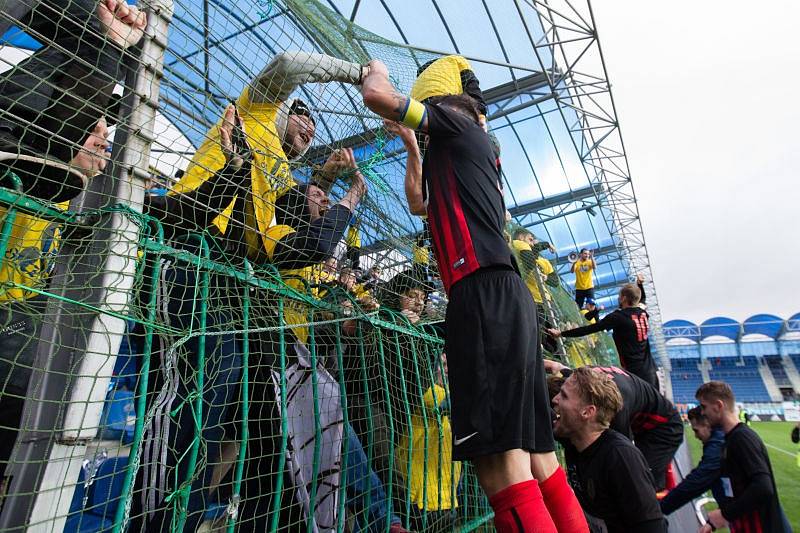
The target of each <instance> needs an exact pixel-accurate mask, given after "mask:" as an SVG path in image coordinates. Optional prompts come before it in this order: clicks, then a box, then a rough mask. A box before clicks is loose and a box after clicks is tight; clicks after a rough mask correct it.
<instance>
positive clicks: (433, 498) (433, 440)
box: [397, 385, 461, 511]
mask: <svg viewBox="0 0 800 533" xmlns="http://www.w3.org/2000/svg"><path fill="white" fill-rule="evenodd" d="M445 397H446V393H445V390H444V388H442V387H441V386H439V385H434V386H433V387H431V388H429V389H428V390H427V391H426V392H425V394H424V395H423V396H422V403H423V409H424V410H425V413H415V414H414V416H412V417H411V445H412V446H411V447H412V449H411V479H410V480H408V481H409V489H410V494H409V496H410V497H411V501H412V502H414V503H415V504H416V506H417V507H418V508H419V509H427V510H428V511H441V510H445V509H453V508H456V507H458V499H457V498H456V489H457V488H458V481H459V479H461V463H460V462H453V433H452V430H451V428H450V418H449V417H447V416H444V415H442V416H441V421H442V424H441V432H440V428H439V426H438V425H437V421H436V415H435V414H434V409H435V408H436V406H438V405H439V404H440V403H442V402H443V401H444V399H445ZM426 420H427V426H428V427H427V431H426V427H425V424H426ZM426 435H427V441H428V442H427V446H426V443H425V440H426V439H425V437H426ZM440 441H441V448H440V447H439V443H440ZM408 448H409V438H408V437H403V440H402V441H401V443H400V446H399V447H398V449H397V465H398V469H399V470H400V474H401V475H402V476H403V477H405V478H406V479H408V471H407V466H408ZM426 450H427V457H428V461H427V468H426V463H425V456H426ZM440 486H441V494H440V492H439V491H440Z"/></svg>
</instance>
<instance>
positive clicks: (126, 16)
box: [97, 0, 147, 49]
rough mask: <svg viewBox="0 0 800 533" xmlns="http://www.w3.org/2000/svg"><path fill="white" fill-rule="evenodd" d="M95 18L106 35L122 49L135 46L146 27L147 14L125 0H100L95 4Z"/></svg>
mask: <svg viewBox="0 0 800 533" xmlns="http://www.w3.org/2000/svg"><path fill="white" fill-rule="evenodd" d="M97 18H98V19H99V20H100V23H101V24H102V26H103V29H104V30H105V32H106V37H108V38H109V39H111V41H113V42H114V43H115V44H116V45H117V46H119V47H120V48H122V49H126V48H128V47H131V46H135V45H136V44H137V43H138V42H139V41H140V40H141V38H142V35H144V29H145V28H146V27H147V15H146V14H145V13H144V12H143V11H139V8H138V7H136V6H130V5H128V3H127V2H126V1H125V0H101V1H100V3H99V4H97Z"/></svg>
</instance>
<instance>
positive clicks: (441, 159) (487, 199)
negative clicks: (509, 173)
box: [422, 104, 513, 293]
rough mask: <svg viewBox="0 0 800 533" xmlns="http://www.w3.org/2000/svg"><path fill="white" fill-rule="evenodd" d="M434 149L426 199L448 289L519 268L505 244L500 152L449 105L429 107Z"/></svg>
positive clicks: (426, 165) (428, 159)
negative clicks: (478, 274)
mask: <svg viewBox="0 0 800 533" xmlns="http://www.w3.org/2000/svg"><path fill="white" fill-rule="evenodd" d="M425 109H426V113H427V117H428V147H427V151H426V153H425V158H424V160H423V162H422V178H423V183H424V187H423V195H424V197H425V200H426V201H427V209H428V223H429V224H430V229H431V238H432V241H433V250H434V253H435V255H436V261H437V263H438V265H439V273H440V275H441V277H442V282H443V284H444V288H445V290H446V291H447V292H448V293H449V292H450V288H451V287H452V286H453V285H454V284H455V283H456V282H458V281H459V280H461V279H463V278H464V277H466V276H468V275H469V274H472V273H473V272H475V271H476V270H478V269H480V268H484V267H489V266H508V267H513V264H512V260H511V250H510V248H509V247H508V243H507V242H506V240H505V237H504V234H503V227H504V225H505V211H506V209H505V204H504V202H503V194H502V192H501V190H500V175H499V173H498V170H497V165H496V161H495V159H496V158H495V155H494V151H493V150H492V145H491V142H490V140H489V136H488V135H487V134H486V132H485V131H483V129H482V128H481V127H480V126H479V125H478V124H477V123H476V122H475V121H474V120H472V119H470V118H469V117H467V116H466V115H463V114H461V113H459V112H458V111H455V110H453V109H450V108H448V107H445V106H443V105H436V104H425Z"/></svg>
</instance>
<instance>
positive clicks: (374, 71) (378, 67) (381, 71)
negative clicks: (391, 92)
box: [364, 59, 389, 78]
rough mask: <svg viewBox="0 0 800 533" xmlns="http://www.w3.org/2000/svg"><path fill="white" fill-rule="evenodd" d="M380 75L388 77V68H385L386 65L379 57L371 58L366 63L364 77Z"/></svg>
mask: <svg viewBox="0 0 800 533" xmlns="http://www.w3.org/2000/svg"><path fill="white" fill-rule="evenodd" d="M376 75H381V76H384V77H386V78H389V69H388V68H386V65H385V64H384V63H383V61H381V60H380V59H373V60H372V61H370V62H369V63H367V74H366V76H364V77H365V78H366V77H369V76H376Z"/></svg>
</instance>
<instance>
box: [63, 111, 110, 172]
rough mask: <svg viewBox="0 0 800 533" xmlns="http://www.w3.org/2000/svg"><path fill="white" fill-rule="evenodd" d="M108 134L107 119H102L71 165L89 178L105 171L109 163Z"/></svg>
mask: <svg viewBox="0 0 800 533" xmlns="http://www.w3.org/2000/svg"><path fill="white" fill-rule="evenodd" d="M108 133H109V132H108V125H107V124H106V119H105V118H101V119H100V120H98V121H97V124H95V126H94V129H93V130H92V132H91V133H90V134H89V136H88V137H86V140H85V141H84V143H83V146H82V147H81V149H80V151H79V152H78V153H77V154H76V155H75V157H73V158H72V161H70V165H71V166H73V167H75V168H77V169H78V170H80V171H81V172H82V173H83V174H85V175H86V177H88V178H91V177H94V176H96V175H97V174H99V173H101V172H102V171H104V170H105V169H106V164H107V163H108V155H107V152H106V150H107V149H108V147H109V143H108Z"/></svg>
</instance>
